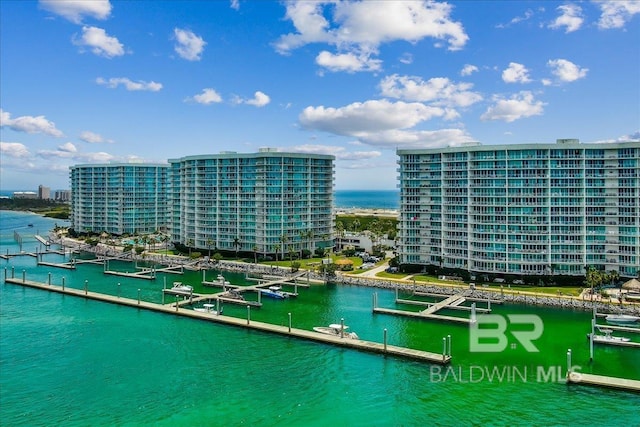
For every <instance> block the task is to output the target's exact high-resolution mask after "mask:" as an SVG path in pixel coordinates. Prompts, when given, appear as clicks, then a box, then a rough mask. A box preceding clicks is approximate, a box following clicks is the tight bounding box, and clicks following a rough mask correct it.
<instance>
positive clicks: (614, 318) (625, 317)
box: [605, 314, 640, 325]
mask: <svg viewBox="0 0 640 427" xmlns="http://www.w3.org/2000/svg"><path fill="white" fill-rule="evenodd" d="M605 319H606V321H607V323H611V324H612V325H630V324H632V323H636V322H637V321H638V320H640V317H638V316H632V315H630V314H609V315H608V316H607V317H605Z"/></svg>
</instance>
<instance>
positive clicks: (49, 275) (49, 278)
mask: <svg viewBox="0 0 640 427" xmlns="http://www.w3.org/2000/svg"><path fill="white" fill-rule="evenodd" d="M48 281H49V286H51V273H49V274H48Z"/></svg>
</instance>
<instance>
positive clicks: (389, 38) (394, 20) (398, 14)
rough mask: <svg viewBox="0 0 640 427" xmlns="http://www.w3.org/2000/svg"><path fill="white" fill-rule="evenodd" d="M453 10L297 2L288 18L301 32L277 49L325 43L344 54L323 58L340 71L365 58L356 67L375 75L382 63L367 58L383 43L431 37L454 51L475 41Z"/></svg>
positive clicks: (415, 4)
mask: <svg viewBox="0 0 640 427" xmlns="http://www.w3.org/2000/svg"><path fill="white" fill-rule="evenodd" d="M451 12H452V6H450V5H449V4H447V3H437V2H431V1H428V2H427V1H385V2H362V1H341V2H334V1H317V2H316V1H314V2H309V1H291V2H288V3H287V11H286V15H285V17H286V19H289V20H291V22H292V23H293V25H294V27H295V28H296V32H295V33H289V34H285V35H282V36H281V37H280V38H279V39H278V40H277V41H276V42H275V43H274V47H275V49H276V50H277V51H278V52H280V53H282V54H286V53H289V52H290V51H292V50H294V49H296V48H299V47H301V46H304V45H306V44H309V43H325V44H329V45H332V46H335V47H336V48H337V50H338V52H337V53H336V54H334V55H333V56H328V55H327V54H324V55H323V56H322V57H321V58H320V59H321V60H324V61H327V62H328V63H329V64H330V65H332V66H334V67H335V66H336V63H337V62H339V60H340V61H346V60H349V61H348V62H349V63H350V64H352V63H353V62H354V60H355V59H359V61H357V62H356V63H363V62H364V63H366V64H368V67H363V68H362V70H369V71H372V70H377V69H379V68H378V67H379V65H375V66H371V65H372V63H371V62H370V61H371V60H369V61H363V58H368V57H369V56H371V55H373V54H377V53H378V47H379V46H380V45H381V44H383V43H390V42H393V41H398V40H403V41H407V42H410V43H416V42H418V41H420V40H422V39H424V38H427V37H430V38H434V39H436V40H439V41H446V42H448V46H449V50H459V49H462V48H463V47H464V45H465V44H466V42H467V40H468V39H469V37H468V36H467V34H466V33H465V31H464V28H463V26H462V24H461V23H459V22H455V21H452V20H451V18H450V15H451ZM328 19H330V21H329V20H328ZM342 55H347V56H345V57H343V56H342ZM349 55H350V56H349ZM342 69H344V70H346V71H354V65H348V66H347V65H342V66H338V68H336V69H335V71H338V70H342ZM357 70H358V71H360V70H361V69H360V68H358V69H357Z"/></svg>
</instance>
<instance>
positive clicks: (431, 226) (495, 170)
mask: <svg viewBox="0 0 640 427" xmlns="http://www.w3.org/2000/svg"><path fill="white" fill-rule="evenodd" d="M397 154H398V156H399V160H398V163H399V168H398V172H399V179H400V183H399V186H400V222H399V241H400V244H399V248H398V251H399V254H400V260H401V262H402V263H408V264H418V265H435V266H442V267H447V268H459V269H464V270H468V271H471V272H484V273H495V274H515V275H546V274H567V275H584V272H585V266H593V267H595V268H598V269H600V270H605V271H618V273H619V274H620V275H621V276H624V277H636V275H637V274H638V271H639V270H640V231H639V230H640V202H639V200H640V144H639V143H637V142H626V143H611V144H580V143H579V142H578V141H577V140H558V142H557V143H556V144H530V145H502V146H481V145H475V146H465V147H455V148H454V147H450V148H443V149H429V150H398V151H397Z"/></svg>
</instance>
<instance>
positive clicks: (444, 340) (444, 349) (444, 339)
mask: <svg viewBox="0 0 640 427" xmlns="http://www.w3.org/2000/svg"><path fill="white" fill-rule="evenodd" d="M446 357H447V337H442V360H444V359H445V358H446Z"/></svg>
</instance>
